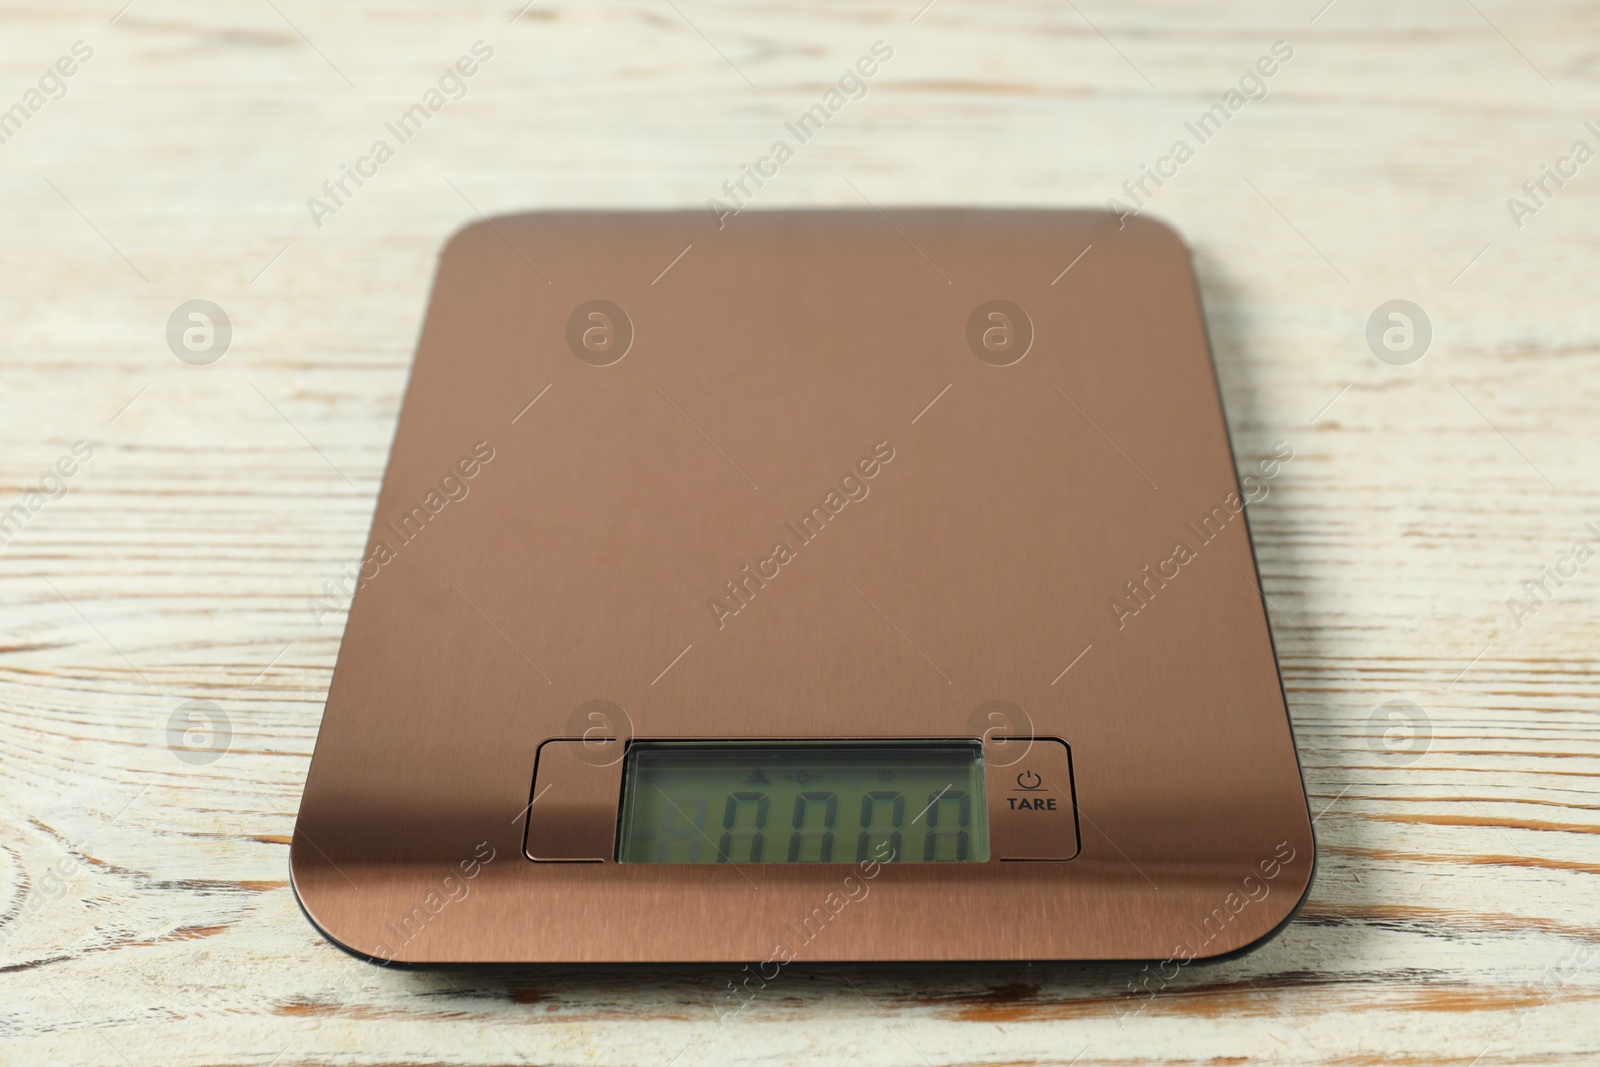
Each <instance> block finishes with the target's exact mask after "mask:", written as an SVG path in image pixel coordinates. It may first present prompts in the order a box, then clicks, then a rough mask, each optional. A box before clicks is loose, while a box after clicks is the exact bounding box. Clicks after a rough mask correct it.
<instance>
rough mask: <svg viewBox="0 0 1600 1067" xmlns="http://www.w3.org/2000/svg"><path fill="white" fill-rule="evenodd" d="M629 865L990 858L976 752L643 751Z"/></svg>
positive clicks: (625, 808)
mask: <svg viewBox="0 0 1600 1067" xmlns="http://www.w3.org/2000/svg"><path fill="white" fill-rule="evenodd" d="M622 791H623V801H622V823H621V827H620V829H619V833H618V835H617V839H618V845H617V860H618V862H620V863H732V864H744V863H859V862H865V861H868V860H876V861H878V862H880V863H890V862H893V863H966V862H982V861H984V860H987V859H988V858H989V819H988V811H987V808H986V807H985V805H984V794H983V752H982V747H981V746H980V745H979V744H978V743H977V742H972V743H965V742H949V741H945V742H834V743H829V744H814V743H803V742H796V743H774V742H759V743H758V742H665V741H663V742H648V743H646V742H641V743H636V744H635V745H633V746H632V747H631V748H630V749H629V752H628V756H627V760H626V763H625V765H624V771H623V789H622Z"/></svg>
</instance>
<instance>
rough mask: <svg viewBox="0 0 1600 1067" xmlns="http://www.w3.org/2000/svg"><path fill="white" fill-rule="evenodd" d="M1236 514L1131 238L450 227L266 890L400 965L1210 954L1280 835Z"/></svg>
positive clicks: (1277, 853)
mask: <svg viewBox="0 0 1600 1067" xmlns="http://www.w3.org/2000/svg"><path fill="white" fill-rule="evenodd" d="M1240 493H1241V488H1240V483H1239V478H1238V475H1237V474H1236V472H1235V469H1234V462H1233V457H1232V453H1231V451H1230V446H1229V441H1228V433H1227V426H1226V424H1225V422H1224V419H1223V414H1222V408H1221V403H1220V399H1219V396H1218V390H1217V385H1216V381H1215V377H1214V374H1213V369H1212V364H1211V357H1210V352H1209V346H1208V342H1207V338H1206V331H1205V324H1204V320H1203V317H1202V312H1201V306H1200V302H1199V299H1198V295H1197V292H1196V285H1195V279H1194V275H1193V273H1192V269H1191V266H1190V262H1189V255H1188V252H1187V250H1186V248H1185V246H1184V244H1183V242H1182V241H1181V240H1180V239H1179V237H1178V236H1177V235H1176V234H1174V233H1173V231H1171V230H1170V229H1168V228H1166V227H1164V226H1162V225H1160V224H1158V223H1155V222H1151V221H1149V220H1146V219H1138V218H1127V219H1122V220H1119V219H1118V218H1117V217H1115V216H1112V215H1107V214H1102V213H1095V212H1073V211H978V210H911V211H894V212H891V213H883V212H879V211H876V210H862V211H826V212H813V211H790V212H768V213H756V212H746V213H742V214H739V215H737V216H731V217H730V216H727V215H724V216H722V217H721V218H718V217H715V216H713V215H712V214H711V213H710V212H684V213H552V214H532V215H521V216H515V217H503V218H498V219H493V220H486V221H485V222H483V223H481V224H478V225H473V226H470V227H468V228H467V229H465V230H463V231H462V232H460V233H459V234H457V235H456V236H455V237H454V238H453V239H452V240H451V241H450V242H449V244H448V246H447V247H446V248H445V250H444V252H443V254H442V257H441V260H440V263H439V268H438V275H437V279H436V282H435V286H434V291H433V298H432V303H431V305H430V307H429V310H428V315H427V320H426V323H425V325H424V327H423V330H422V336H421V340H420V342H419V345H418V350H417V356H416V363H415V366H414V368H413V371H412V375H411V381H410V386H409V389H408V391H407V393H406V398H405V403H404V408H403V411H402V413H401V416H400V420H399V427H398V431H397V433H396V437H395V442H394V447H393V451H392V453H391V455H390V459H389V466H388V471H387V474H386V475H385V477H384V481H383V488H382V491H381V493H380V496H379V499H378V504H377V511H376V514H375V515H374V520H373V527H372V533H371V536H370V538H369V542H368V545H367V549H366V552H365V553H364V554H363V557H362V561H361V563H360V565H359V567H358V568H357V569H355V570H353V571H352V572H351V582H350V584H352V585H356V586H359V589H358V590H357V591H356V592H355V595H354V600H353V602H352V604H351V607H350V613H349V620H348V625H347V628H346V630H345V635H344V641H343V645H342V647H341V649H340V652H339V659H338V664H337V666H336V668H335V671H334V675H333V681H332V686H331V689H330V692H329V695H328V701H327V709H326V712H325V715H324V717H323V720H322V728H321V733H320V735H319V737H318V740H317V746H316V752H315V756H314V758H313V760H312V763H311V768H310V772H309V775H308V777H307V781H306V788H305V797H304V801H303V803H302V806H301V810H300V817H299V821H298V823H297V825H296V827H295V834H294V840H293V846H292V849H291V852H290V862H291V867H292V874H293V884H294V887H295V892H296V894H297V896H298V898H299V900H300V903H301V905H302V906H303V908H304V909H305V912H306V914H307V916H308V917H309V918H310V919H311V921H312V922H313V923H314V924H315V925H316V927H317V928H318V929H319V930H321V931H322V932H323V933H324V934H325V935H326V936H327V937H328V938H330V939H331V940H333V941H334V942H335V943H337V944H339V945H340V946H342V947H344V948H346V949H348V950H349V951H351V952H354V953H357V954H360V955H362V956H365V957H368V958H371V959H373V960H377V961H383V962H397V963H415V964H422V963H440V964H442V963H452V964H456V963H562V964H577V963H669V962H670V963H690V962H728V963H760V962H763V961H765V962H767V963H776V964H777V965H783V964H787V963H791V962H825V961H893V960H949V961H957V960H1022V959H1027V960H1098V959H1152V960H1154V959H1160V960H1168V961H1171V960H1177V961H1180V962H1187V961H1188V960H1190V959H1199V958H1206V957H1215V956H1219V955H1225V954H1229V953H1234V952H1238V951H1240V950H1243V949H1247V948H1249V947H1251V946H1254V945H1256V944H1258V943H1260V942H1262V941H1263V940H1265V939H1266V938H1268V937H1270V936H1271V935H1272V934H1273V933H1274V932H1275V931H1276V930H1278V929H1279V928H1280V927H1281V926H1282V925H1283V924H1284V923H1286V922H1287V921H1288V918H1289V917H1290V915H1291V914H1292V913H1293V912H1294V910H1295V909H1296V908H1297V907H1298V905H1299V903H1300V901H1301V900H1302V899H1303V897H1304V896H1305V893H1306V891H1307V889H1308V887H1309V885H1310V881H1311V874H1312V864H1313V858H1314V847H1313V839H1312V827H1311V820H1310V817H1309V814H1308V811H1307V804H1306V796H1305V790H1304V786H1303V784H1302V781H1301V776H1300V770H1299V764H1298V761H1297V757H1296V752H1295V746H1294V740H1293V737H1292V735H1291V732H1290V724H1289V719H1288V713H1287V708H1286V705H1285V701H1284V695H1283V689H1282V684H1281V682H1280V679H1279V675H1278V670H1277V664H1276V660H1275V658H1274V653H1273V647H1272V639H1271V634H1270V633H1269V630H1268V626H1267V618H1266V611H1265V607H1264V604H1263V596H1262V593H1261V590H1260V586H1259V580H1258V578H1257V574H1256V568H1255V561H1254V556H1253V553H1252V549H1251V544H1250V537H1249V531H1248V529H1247V527H1246V521H1245V517H1244V515H1243V514H1242V512H1243V509H1244V505H1243V503H1242V501H1241V499H1240Z"/></svg>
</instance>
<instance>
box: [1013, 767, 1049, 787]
mask: <svg viewBox="0 0 1600 1067" xmlns="http://www.w3.org/2000/svg"><path fill="white" fill-rule="evenodd" d="M1017 784H1018V785H1020V786H1021V787H1022V788H1024V789H1038V788H1039V787H1040V786H1041V785H1043V784H1044V779H1043V778H1040V777H1039V776H1038V775H1037V774H1034V773H1033V772H1032V771H1023V772H1022V773H1021V774H1019V775H1017Z"/></svg>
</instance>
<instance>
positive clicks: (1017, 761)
mask: <svg viewBox="0 0 1600 1067" xmlns="http://www.w3.org/2000/svg"><path fill="white" fill-rule="evenodd" d="M1019 750H1020V751H1021V755H1020V756H1019V755H1018V752H1019ZM990 755H991V754H988V753H986V759H985V763H986V765H987V766H986V767H985V777H986V778H987V779H988V781H987V783H986V788H985V792H986V793H987V795H988V806H989V854H990V855H991V856H992V857H993V858H994V859H998V860H1070V859H1071V858H1072V857H1074V856H1076V855H1077V854H1078V820H1077V814H1076V812H1075V811H1074V810H1073V806H1072V759H1071V755H1070V754H1069V752H1068V751H1067V746H1066V745H1065V744H1064V743H1062V742H1060V741H1057V740H1055V739H1054V738H1034V739H1032V740H1024V739H1021V738H1013V739H1010V740H1008V741H1006V742H1005V743H1004V744H1003V745H1002V746H999V747H998V748H997V749H996V751H995V753H993V754H992V755H993V757H996V758H989V757H990Z"/></svg>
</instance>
